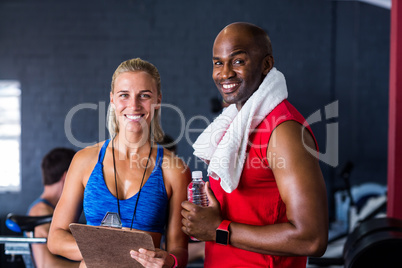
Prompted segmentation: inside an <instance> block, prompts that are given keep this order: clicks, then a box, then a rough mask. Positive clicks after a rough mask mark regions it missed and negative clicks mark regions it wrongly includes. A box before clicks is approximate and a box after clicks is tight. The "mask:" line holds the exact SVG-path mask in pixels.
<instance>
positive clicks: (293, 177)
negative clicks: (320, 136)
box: [182, 23, 328, 268]
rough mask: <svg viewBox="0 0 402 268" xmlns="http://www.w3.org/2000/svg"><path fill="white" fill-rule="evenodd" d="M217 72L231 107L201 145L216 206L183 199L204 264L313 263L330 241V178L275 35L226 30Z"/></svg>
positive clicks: (216, 55) (242, 27)
mask: <svg viewBox="0 0 402 268" xmlns="http://www.w3.org/2000/svg"><path fill="white" fill-rule="evenodd" d="M212 77H213V79H214V81H215V84H216V86H217V88H218V90H219V92H220V93H221V95H222V97H223V99H224V101H225V102H226V103H228V104H230V106H229V107H227V108H226V110H225V111H224V112H223V113H222V114H221V115H220V116H219V117H218V118H217V119H215V120H214V122H213V123H211V125H210V126H208V128H207V129H206V130H205V131H204V132H203V133H202V134H201V135H200V137H199V138H198V139H197V141H196V142H195V144H194V146H193V147H194V149H195V151H194V154H195V155H196V156H198V157H200V158H201V159H203V160H205V162H206V163H208V164H209V166H208V175H209V176H210V179H209V183H207V184H206V191H207V196H208V198H209V206H208V207H206V208H203V207H199V206H196V205H194V204H192V203H190V202H187V201H186V202H183V203H182V207H183V210H182V216H183V219H182V223H183V227H182V230H183V231H184V232H185V233H186V234H188V235H190V236H193V237H196V238H198V239H199V240H202V241H206V247H205V267H291V268H295V267H306V262H307V257H306V256H321V255H322V254H323V253H324V252H325V249H326V245H327V234H328V211H327V210H328V209H327V198H326V189H325V182H324V179H323V176H322V173H321V170H320V167H319V163H318V159H317V156H318V154H315V155H312V154H310V153H309V152H308V151H309V150H310V151H311V149H309V150H308V149H307V148H308V147H310V148H312V149H313V150H317V151H318V148H317V144H316V141H315V138H314V136H313V134H312V132H311V129H310V127H309V126H308V125H307V123H306V122H305V119H304V118H303V117H302V116H301V115H300V113H298V112H297V110H296V109H295V108H294V107H293V106H292V105H291V104H290V103H289V102H288V101H287V99H286V98H287V89H286V82H285V79H284V76H283V75H282V74H281V73H280V72H279V71H278V70H276V68H274V58H273V55H272V48H271V42H270V39H269V37H268V35H267V34H266V33H265V32H264V31H263V30H262V29H261V28H259V27H257V26H255V25H252V24H249V23H233V24H230V25H228V26H226V27H225V28H224V29H223V30H222V31H221V32H220V33H219V34H218V36H217V37H216V39H215V42H214V46H213V75H212Z"/></svg>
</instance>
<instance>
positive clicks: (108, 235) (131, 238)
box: [70, 223, 155, 268]
mask: <svg viewBox="0 0 402 268" xmlns="http://www.w3.org/2000/svg"><path fill="white" fill-rule="evenodd" d="M70 230H71V233H72V234H73V236H74V238H75V240H76V241H77V244H78V247H79V249H80V251H81V254H82V257H83V258H84V261H85V264H86V265H87V267H88V268H99V267H130V268H131V267H143V266H142V265H141V264H140V263H139V262H137V261H136V260H134V259H133V258H131V256H130V250H132V249H133V250H138V249H139V248H145V249H149V250H155V247H154V243H153V240H152V237H151V235H150V234H147V233H144V232H140V231H133V230H131V231H130V230H127V229H117V228H112V227H104V226H91V225H85V224H79V223H71V224H70Z"/></svg>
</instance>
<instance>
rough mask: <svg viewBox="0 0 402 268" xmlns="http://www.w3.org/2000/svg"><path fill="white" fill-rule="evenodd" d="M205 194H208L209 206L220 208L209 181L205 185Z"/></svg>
mask: <svg viewBox="0 0 402 268" xmlns="http://www.w3.org/2000/svg"><path fill="white" fill-rule="evenodd" d="M205 192H206V193H207V197H208V202H209V204H208V206H210V207H214V206H219V202H218V200H217V199H216V197H215V194H214V192H212V190H211V188H210V187H209V181H207V182H206V183H205Z"/></svg>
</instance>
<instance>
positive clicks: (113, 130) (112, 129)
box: [106, 58, 164, 142]
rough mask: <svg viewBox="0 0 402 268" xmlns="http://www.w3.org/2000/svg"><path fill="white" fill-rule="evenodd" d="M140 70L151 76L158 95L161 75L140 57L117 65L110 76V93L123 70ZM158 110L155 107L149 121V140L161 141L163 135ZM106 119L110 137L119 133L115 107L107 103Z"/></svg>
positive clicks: (159, 93) (160, 93) (160, 92)
mask: <svg viewBox="0 0 402 268" xmlns="http://www.w3.org/2000/svg"><path fill="white" fill-rule="evenodd" d="M141 71H142V72H146V73H148V74H149V75H151V76H152V78H153V79H154V80H155V82H156V88H157V93H158V96H160V95H162V91H161V77H160V75H159V72H158V69H157V68H156V67H155V66H154V65H153V64H151V63H150V62H147V61H145V60H142V59H140V58H136V59H131V60H126V61H124V62H122V63H121V64H120V65H119V66H118V67H117V69H116V71H115V72H114V74H113V77H112V85H111V91H112V93H114V83H115V81H116V78H117V77H118V76H119V75H120V74H122V73H125V72H141ZM160 110H161V109H157V111H156V112H155V114H154V117H153V119H152V122H151V130H150V133H151V140H153V141H155V142H160V141H162V139H163V136H164V133H163V130H162V127H161V124H160ZM106 121H107V122H106V123H107V128H108V130H109V135H110V137H111V138H113V137H115V136H116V135H117V134H118V133H119V124H118V122H117V118H116V114H115V109H114V108H113V107H112V105H110V104H109V108H108V111H107V118H106Z"/></svg>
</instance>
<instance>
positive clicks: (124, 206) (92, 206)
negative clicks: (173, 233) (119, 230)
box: [83, 139, 168, 233]
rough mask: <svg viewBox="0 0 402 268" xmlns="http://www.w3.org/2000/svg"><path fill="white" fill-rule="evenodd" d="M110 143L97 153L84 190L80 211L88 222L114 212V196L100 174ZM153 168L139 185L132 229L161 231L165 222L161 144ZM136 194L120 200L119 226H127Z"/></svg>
mask: <svg viewBox="0 0 402 268" xmlns="http://www.w3.org/2000/svg"><path fill="white" fill-rule="evenodd" d="M109 142H110V139H109V140H106V141H105V143H104V144H103V146H102V149H101V150H100V152H99V158H98V162H97V163H96V165H95V168H94V170H93V171H92V173H91V175H90V177H89V179H88V182H87V185H86V187H85V191H84V204H83V205H84V213H85V218H86V220H87V224H88V225H93V226H99V225H100V224H101V222H102V219H103V217H104V216H105V215H106V213H107V212H116V213H118V208H117V198H116V197H115V196H114V195H113V194H112V193H111V192H110V191H109V189H108V188H107V186H106V183H105V179H104V177H103V159H104V157H105V152H106V148H107V146H108V144H109ZM157 150H158V151H157V156H156V161H155V168H154V170H153V171H152V173H151V175H150V176H149V178H148V180H147V181H146V182H145V184H144V185H143V187H142V190H141V195H140V198H139V199H138V205H137V211H136V215H135V218H134V223H133V228H134V229H138V230H143V231H148V232H158V233H163V231H164V228H165V224H166V221H167V206H168V198H167V193H166V188H165V183H164V181H163V176H162V159H163V147H162V146H160V145H159V144H158V149H157ZM137 198H138V193H137V194H135V195H134V196H132V197H130V198H128V199H125V200H120V201H119V203H120V214H121V222H122V225H123V227H128V228H130V226H131V220H132V217H133V213H134V207H135V203H136V201H137Z"/></svg>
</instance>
